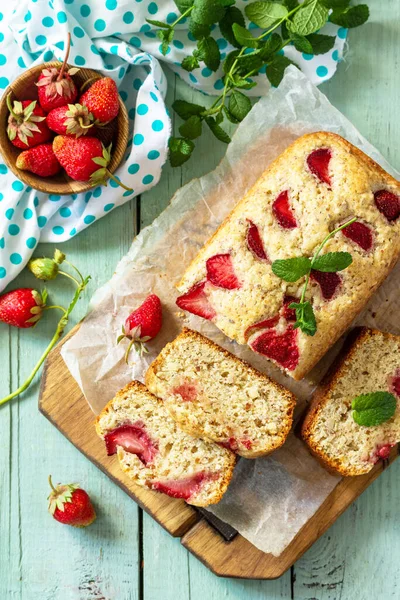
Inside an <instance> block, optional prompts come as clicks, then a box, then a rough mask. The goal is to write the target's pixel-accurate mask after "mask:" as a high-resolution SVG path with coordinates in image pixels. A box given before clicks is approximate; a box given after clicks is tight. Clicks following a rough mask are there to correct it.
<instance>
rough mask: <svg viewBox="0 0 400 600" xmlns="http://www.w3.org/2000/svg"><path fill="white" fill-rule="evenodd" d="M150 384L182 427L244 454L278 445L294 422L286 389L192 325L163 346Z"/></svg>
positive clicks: (257, 453)
mask: <svg viewBox="0 0 400 600" xmlns="http://www.w3.org/2000/svg"><path fill="white" fill-rule="evenodd" d="M146 385H147V387H148V389H149V390H150V391H151V392H152V393H153V394H155V395H156V396H158V397H160V398H162V400H163V401H164V404H165V406H166V408H167V409H168V410H169V412H170V414H171V416H172V418H173V419H174V420H175V421H176V422H177V424H178V426H179V427H180V428H182V429H184V430H185V431H186V432H187V433H189V434H191V435H193V436H196V437H200V438H203V439H208V440H212V441H214V442H218V443H219V444H221V445H223V446H226V447H227V448H230V449H231V450H233V451H234V452H236V453H237V454H240V455H241V456H245V457H246V458H256V457H257V456H262V455H266V454H269V453H270V452H272V451H273V450H276V449H277V448H279V446H281V445H282V444H283V443H284V441H285V440H286V437H287V435H288V433H289V431H290V428H291V426H292V420H293V409H294V406H295V398H294V396H293V395H292V394H291V393H290V392H289V391H288V390H286V389H284V388H283V387H282V386H280V385H278V384H277V383H275V382H273V381H271V380H270V379H269V378H268V377H267V376H266V375H263V374H262V373H259V372H258V371H256V370H255V369H253V368H252V367H250V365H248V364H247V363H245V362H243V361H241V360H240V359H239V358H237V357H236V356H233V355H232V354H230V352H227V351H226V350H224V349H223V348H221V347H220V346H217V344H214V343H213V342H212V341H211V340H209V339H207V338H205V337H204V336H202V335H201V334H200V333H198V332H196V331H191V330H190V329H186V328H185V329H183V331H182V333H181V334H180V335H179V336H178V337H177V338H176V339H175V340H174V341H173V342H171V343H170V344H167V345H166V346H165V347H164V349H163V350H162V351H161V353H160V355H159V356H158V358H157V359H156V360H155V361H154V362H153V363H152V364H151V365H150V367H149V369H148V371H147V373H146Z"/></svg>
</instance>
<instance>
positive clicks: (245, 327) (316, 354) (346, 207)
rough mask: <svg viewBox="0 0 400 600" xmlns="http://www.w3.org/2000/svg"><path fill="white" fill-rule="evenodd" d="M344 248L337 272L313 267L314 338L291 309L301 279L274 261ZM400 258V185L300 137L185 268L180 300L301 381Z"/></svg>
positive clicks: (325, 141) (339, 142)
mask: <svg viewBox="0 0 400 600" xmlns="http://www.w3.org/2000/svg"><path fill="white" fill-rule="evenodd" d="M352 218H356V219H357V220H356V222H354V223H352V224H351V225H350V226H349V227H347V228H346V229H343V230H341V231H338V232H336V233H335V234H334V236H333V237H332V238H331V239H330V240H329V242H328V243H327V244H326V245H325V246H324V248H323V252H322V254H325V253H328V252H348V253H350V254H351V258H352V264H350V266H349V267H348V268H346V269H345V270H342V271H340V272H321V271H316V270H314V271H312V272H311V279H310V282H309V285H308V288H307V294H306V296H305V300H307V301H309V302H310V303H311V305H312V308H313V311H314V314H315V318H316V328H317V330H316V333H315V335H314V336H313V337H311V336H309V335H307V334H306V333H304V332H303V331H301V330H300V329H298V328H295V327H294V324H295V320H296V315H295V311H294V310H293V309H290V308H289V305H290V303H292V302H298V301H299V298H300V296H301V292H302V289H303V285H304V280H305V277H304V276H300V278H299V279H298V280H297V281H295V282H294V283H288V282H287V281H284V280H283V279H281V278H279V277H278V276H277V275H275V274H274V272H273V271H272V263H273V262H274V261H275V260H282V259H289V258H294V257H299V256H300V257H306V258H311V257H312V256H314V254H315V252H316V250H317V248H318V247H319V246H320V244H321V243H322V242H323V240H324V239H325V237H326V236H327V235H328V234H329V233H331V232H333V231H334V230H336V229H337V228H338V227H339V226H341V225H343V224H344V223H346V222H348V221H349V220H351V219H352ZM399 255H400V184H399V182H398V181H396V180H395V179H394V178H393V177H391V176H390V175H389V174H388V173H386V172H385V171H384V170H383V169H382V168H381V167H380V166H379V165H378V164H377V163H375V162H374V161H373V160H371V159H370V158H369V157H368V156H366V155H365V154H363V153H362V152H361V151H360V150H358V148H356V147H355V146H352V145H351V144H350V143H349V142H347V141H346V140H344V139H343V138H341V137H340V136H338V135H335V134H333V133H329V132H318V133H312V134H309V135H304V136H302V137H300V138H298V139H297V140H296V141H295V142H294V143H293V144H292V145H291V146H289V147H288V148H287V149H286V150H285V152H283V154H281V155H280V156H279V157H278V158H277V159H276V160H275V161H274V162H273V163H272V164H271V165H270V166H269V167H268V168H267V170H266V171H265V172H264V174H263V175H262V176H261V177H260V179H259V180H258V181H257V182H256V183H255V185H254V186H253V187H252V188H251V189H250V190H249V192H248V193H247V194H246V195H245V196H244V198H242V199H239V202H238V204H237V205H236V207H235V208H234V210H233V211H232V212H231V213H230V215H229V216H228V217H227V218H226V220H225V221H224V222H223V223H222V225H221V226H220V227H219V229H218V230H217V231H216V232H215V234H214V235H213V236H212V237H211V238H210V239H209V240H208V242H207V243H206V244H205V245H204V247H203V248H202V249H201V250H200V252H199V254H198V255H197V257H196V258H195V259H194V260H193V262H192V263H191V264H190V265H189V266H188V268H187V269H186V272H185V273H184V275H183V277H182V279H181V281H180V282H179V283H178V285H177V288H178V290H179V292H180V296H179V297H178V299H177V304H178V306H179V307H180V308H181V309H184V310H186V311H188V312H191V313H192V314H195V315H198V316H200V317H203V318H204V319H208V320H211V321H212V322H213V323H215V325H216V326H217V327H218V328H219V329H220V330H221V331H222V332H223V333H225V335H227V336H228V337H229V338H231V339H233V340H235V341H236V342H238V343H239V344H248V345H249V346H250V348H251V349H252V350H254V351H255V352H257V353H259V354H262V355H263V356H265V357H266V358H267V359H270V360H272V361H273V362H274V363H275V364H276V365H277V366H279V367H280V368H281V369H283V370H284V371H286V373H287V374H289V375H290V376H292V377H293V378H294V379H297V380H300V379H302V378H303V377H304V376H305V375H306V374H307V373H308V372H309V371H310V370H311V368H312V367H313V366H314V365H315V364H316V363H317V362H318V361H319V360H320V358H322V356H323V355H324V354H325V353H326V351H327V350H328V349H329V348H330V346H332V345H333V344H334V342H335V341H336V340H337V339H338V338H339V337H340V336H341V335H342V334H343V333H344V332H345V330H346V329H347V327H349V325H350V323H351V322H352V321H353V320H354V318H355V317H356V315H357V314H358V313H359V312H360V311H361V309H362V308H363V307H364V306H365V305H366V303H367V301H368V300H369V298H370V297H371V295H372V294H373V293H374V291H375V290H376V289H377V287H378V286H379V285H380V284H381V283H382V282H383V281H384V279H385V278H386V277H387V275H388V274H389V272H390V271H391V269H392V267H393V266H394V265H395V263H396V261H397V259H398V258H399Z"/></svg>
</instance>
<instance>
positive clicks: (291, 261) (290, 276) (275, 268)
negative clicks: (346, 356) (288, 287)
mask: <svg viewBox="0 0 400 600" xmlns="http://www.w3.org/2000/svg"><path fill="white" fill-rule="evenodd" d="M310 271H311V260H310V259H309V258H307V257H306V256H298V257H296V258H286V259H278V260H274V262H273V263H272V272H273V273H275V275H276V276H277V277H279V278H280V279H283V280H284V281H290V282H294V281H297V280H298V279H300V278H301V277H304V275H307V273H309V272H310Z"/></svg>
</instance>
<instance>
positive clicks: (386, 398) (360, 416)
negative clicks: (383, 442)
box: [351, 392, 397, 427]
mask: <svg viewBox="0 0 400 600" xmlns="http://www.w3.org/2000/svg"><path fill="white" fill-rule="evenodd" d="M396 406H397V400H396V398H395V397H394V396H393V394H390V393H389V392H372V393H370V394H361V396H357V398H354V400H353V402H352V403H351V408H352V409H353V419H354V421H355V422H356V423H357V424H358V425H362V426H363V427H375V426H376V425H380V424H381V423H385V422H386V421H389V419H391V418H392V417H393V415H394V413H395V411H396Z"/></svg>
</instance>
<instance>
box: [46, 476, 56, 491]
mask: <svg viewBox="0 0 400 600" xmlns="http://www.w3.org/2000/svg"><path fill="white" fill-rule="evenodd" d="M48 481H49V484H50V487H51V489H52V490H53V492H54V493H55V494H57V490H56V488H55V487H54V485H53V482H52V480H51V475H49V477H48Z"/></svg>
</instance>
